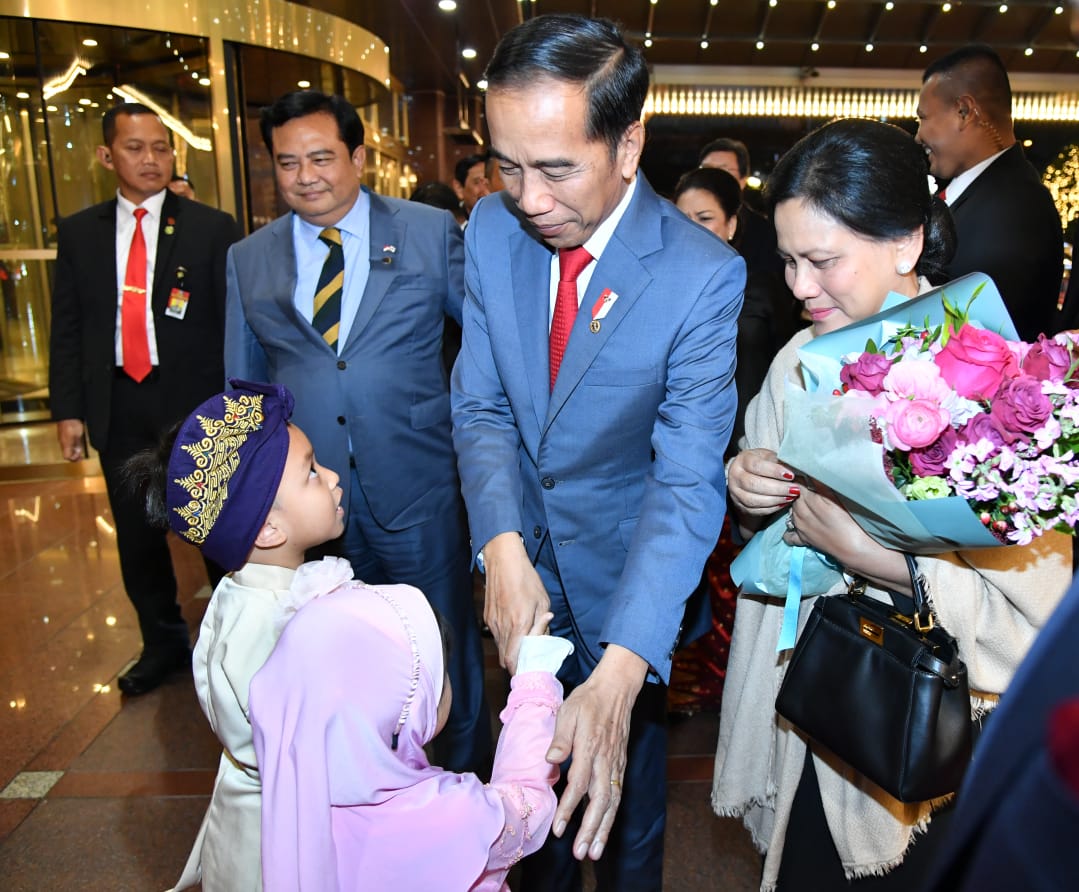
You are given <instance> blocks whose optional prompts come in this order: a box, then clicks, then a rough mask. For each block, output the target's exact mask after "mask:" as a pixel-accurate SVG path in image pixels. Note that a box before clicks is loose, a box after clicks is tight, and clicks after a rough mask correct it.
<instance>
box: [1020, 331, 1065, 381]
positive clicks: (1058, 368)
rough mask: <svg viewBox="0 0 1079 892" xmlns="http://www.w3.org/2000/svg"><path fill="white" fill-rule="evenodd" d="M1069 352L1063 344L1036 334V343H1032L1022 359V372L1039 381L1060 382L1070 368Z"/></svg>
mask: <svg viewBox="0 0 1079 892" xmlns="http://www.w3.org/2000/svg"><path fill="white" fill-rule="evenodd" d="M1071 364H1072V358H1071V353H1070V351H1069V350H1068V348H1067V347H1065V346H1064V345H1063V344H1058V343H1057V342H1056V341H1054V340H1051V339H1050V338H1047V337H1046V336H1045V335H1043V334H1042V335H1038V340H1037V343H1035V344H1032V345H1031V347H1030V350H1028V351H1027V355H1026V358H1025V359H1024V360H1023V373H1024V374H1027V375H1030V376H1032V377H1034V378H1037V379H1038V380H1039V381H1054V382H1057V383H1059V382H1061V381H1063V380H1064V376H1065V375H1067V374H1068V369H1070V368H1071Z"/></svg>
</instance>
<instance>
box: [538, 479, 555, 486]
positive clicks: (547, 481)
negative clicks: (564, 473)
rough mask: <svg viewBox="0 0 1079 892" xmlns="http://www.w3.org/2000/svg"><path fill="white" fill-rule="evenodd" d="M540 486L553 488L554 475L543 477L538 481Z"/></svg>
mask: <svg viewBox="0 0 1079 892" xmlns="http://www.w3.org/2000/svg"><path fill="white" fill-rule="evenodd" d="M540 486H542V487H543V488H544V489H554V477H544V478H543V479H542V480H541V481H540Z"/></svg>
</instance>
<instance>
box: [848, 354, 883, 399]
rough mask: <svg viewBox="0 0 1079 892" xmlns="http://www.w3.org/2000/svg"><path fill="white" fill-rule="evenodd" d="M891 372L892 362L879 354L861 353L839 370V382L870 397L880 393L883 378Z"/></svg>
mask: <svg viewBox="0 0 1079 892" xmlns="http://www.w3.org/2000/svg"><path fill="white" fill-rule="evenodd" d="M891 370H892V360H890V359H889V358H888V357H887V356H884V355H883V354H881V353H863V354H862V355H861V356H859V357H858V358H857V359H856V360H855V361H854V362H851V363H848V364H847V365H845V366H843V368H841V369H840V370H839V380H840V381H842V382H843V383H844V384H846V385H847V386H848V387H849V388H850V389H851V390H864V391H865V392H866V393H868V394H870V395H872V396H879V395H880V394H881V391H882V389H883V388H882V382H883V381H884V376H885V375H887V374H888V372H890V371H891Z"/></svg>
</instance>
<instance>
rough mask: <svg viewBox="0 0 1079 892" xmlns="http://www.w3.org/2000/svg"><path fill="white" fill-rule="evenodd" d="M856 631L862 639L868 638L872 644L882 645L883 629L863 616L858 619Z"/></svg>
mask: <svg viewBox="0 0 1079 892" xmlns="http://www.w3.org/2000/svg"><path fill="white" fill-rule="evenodd" d="M858 631H859V632H860V633H861V635H862V637H863V638H868V639H869V640H870V641H872V642H873V643H874V644H883V643H884V627H883V626H881V625H880V624H878V623H875V622H873V620H871V619H866V618H865V617H864V616H859V617H858Z"/></svg>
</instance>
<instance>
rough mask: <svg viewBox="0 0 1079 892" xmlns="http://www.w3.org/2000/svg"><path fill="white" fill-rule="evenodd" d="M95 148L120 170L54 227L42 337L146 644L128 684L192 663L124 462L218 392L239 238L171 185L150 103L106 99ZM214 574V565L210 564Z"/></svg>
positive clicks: (141, 686) (158, 546)
mask: <svg viewBox="0 0 1079 892" xmlns="http://www.w3.org/2000/svg"><path fill="white" fill-rule="evenodd" d="M102 131H103V136H104V144H103V145H100V146H98V147H97V159H98V161H99V162H100V163H101V165H102V166H103V167H105V168H106V169H108V170H111V171H112V172H113V173H115V174H116V184H117V190H116V197H115V198H113V199H110V200H109V201H106V202H104V203H103V204H99V205H95V206H94V207H91V208H87V209H86V210H84V211H80V212H79V213H77V214H74V215H72V216H71V217H68V218H66V219H64V220H62V221H61V222H60V224H59V226H58V241H57V251H56V273H55V277H54V280H53V292H52V332H51V336H50V345H49V356H50V362H49V400H50V406H51V410H52V416H53V418H54V419H56V422H57V436H58V439H59V442H60V450H61V452H62V453H63V456H64V458H65V459H67V460H68V461H79V460H81V459H83V458H85V457H86V456H85V454H84V451H83V443H84V437H85V436H86V435H87V434H88V435H89V439H90V443H91V444H92V445H93V447H94V448H95V449H96V450H97V451H98V453H99V457H100V460H101V470H102V471H103V473H104V475H105V487H106V490H107V492H108V496H109V506H110V508H111V509H112V515H113V521H114V522H115V525H116V547H117V550H118V552H119V555H120V571H121V575H122V577H123V581H124V588H125V589H126V591H127V596H128V598H130V599H131V603H132V604H133V605H134V607H135V612H136V613H137V614H138V618H139V630H140V632H141V633H142V655H141V656H140V657H139V660H138V661H137V662H136V663H135V664H134V666H132V667H131V668H129V669H128V670H127V672H125V673H124V674H123V675H121V676H120V678H119V680H118V682H117V683H118V685H119V688H120V690H121V691H123V692H124V693H125V694H128V695H132V696H134V695H137V694H143V693H146V692H147V691H150V690H153V689H154V688H156V687H157V686H158V685H159V684H160V683H161V682H162V681H163V680H164V679H165V678H166V677H167V676H168V675H169V674H170V673H172V672H173V671H175V670H179V669H186V670H190V666H191V654H190V649H189V644H190V640H189V637H188V631H187V624H186V623H185V622H184V618H183V616H181V614H180V606H179V604H178V603H177V601H176V577H175V575H174V573H173V568H172V559H171V556H170V554H169V548H168V543H167V542H166V540H165V533H164V531H161V530H156V529H153V528H151V527H150V526H149V525H148V524H147V523H146V517H145V507H144V504H143V502H142V499H141V498H140V496H139V494H137V493H133V492H131V491H130V489H129V487H128V486H127V485H126V482H125V480H124V476H123V473H122V468H123V465H124V462H125V461H127V459H128V458H130V457H131V456H132V455H134V454H135V453H136V452H139V451H140V450H143V449H149V448H155V447H156V446H157V445H158V443H159V441H160V439H161V437H162V435H163V434H164V433H165V431H167V430H168V429H169V428H170V427H171V426H172V425H173V424H174V423H175V422H177V421H179V420H181V419H183V418H184V417H185V416H186V415H187V414H188V413H189V412H190V411H191V410H192V409H194V408H195V407H196V406H197V405H199V403H201V402H202V401H203V400H205V399H207V398H208V397H210V396H212V395H213V394H215V393H217V392H218V391H220V390H221V383H222V381H223V380H224V364H223V361H222V355H223V343H224V333H225V257H226V252H227V251H228V248H229V245H231V244H232V243H233V242H234V241H236V240H237V239H238V238H239V237H240V232H239V229H238V227H237V226H236V221H235V220H233V218H232V217H230V216H229V215H228V214H225V213H222V212H221V211H218V210H214V209H213V208H209V207H207V206H205V205H202V204H198V203H196V202H193V201H188V200H187V199H185V198H180V197H178V196H176V195H174V194H173V193H172V192H171V191H170V190H169V189H168V188H167V186H168V183H169V177H170V176H171V175H172V165H173V151H172V147H171V145H170V144H169V133H168V131H167V130H166V129H165V125H164V124H162V123H161V119H160V118H158V117H157V115H156V114H154V112H153V111H151V110H150V109H149V108H147V107H145V106H143V105H138V104H135V103H128V104H125V105H118V106H115V107H113V108H111V109H109V110H108V111H107V112H106V113H105V115H104V118H103V119H102ZM207 569H208V570H209V572H210V581H211V583H212V584H215V585H216V583H217V581H218V579H220V576H221V570H220V569H219V568H216V567H212V566H209V565H208V567H207Z"/></svg>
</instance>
